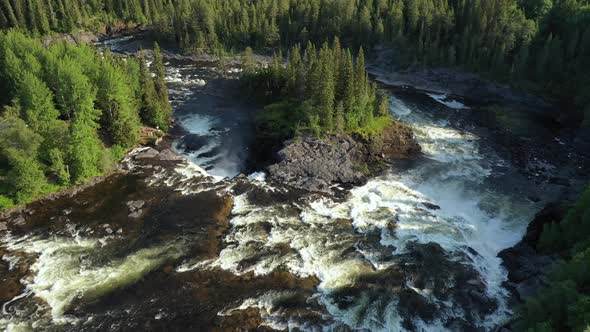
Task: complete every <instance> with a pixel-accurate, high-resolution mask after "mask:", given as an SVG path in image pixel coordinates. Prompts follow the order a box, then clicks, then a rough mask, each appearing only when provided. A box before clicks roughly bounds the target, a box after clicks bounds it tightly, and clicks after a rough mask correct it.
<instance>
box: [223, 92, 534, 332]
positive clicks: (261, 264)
mask: <svg viewBox="0 0 590 332" xmlns="http://www.w3.org/2000/svg"><path fill="white" fill-rule="evenodd" d="M393 100H394V102H393V104H392V105H393V106H394V107H398V111H397V112H396V110H395V109H393V110H392V111H394V112H396V113H397V114H399V115H400V117H406V118H407V117H410V118H411V119H412V123H413V124H414V127H415V129H416V136H417V139H418V141H419V143H420V144H421V145H422V146H423V148H424V153H425V154H426V156H427V157H429V158H430V160H426V161H425V162H423V163H420V164H418V165H417V166H416V167H415V168H413V169H411V170H409V171H407V172H404V173H400V174H388V175H385V176H383V177H381V178H377V179H373V180H370V181H369V182H368V183H367V184H366V185H364V186H362V187H359V188H355V189H353V190H351V192H350V195H349V197H348V199H347V200H345V201H343V202H334V201H332V200H331V199H327V198H322V199H319V200H314V201H311V202H310V203H309V204H305V205H303V206H299V208H301V209H302V211H301V213H299V214H293V213H292V212H289V209H288V208H286V207H284V206H271V207H257V206H254V205H253V204H250V203H249V202H248V200H247V198H246V195H242V196H239V197H237V198H236V201H235V204H236V205H235V207H234V211H233V213H234V217H233V219H232V221H231V225H232V229H231V231H230V232H229V234H228V235H227V237H226V241H227V243H228V246H227V247H226V248H224V249H223V250H222V252H221V254H220V256H219V258H218V259H217V260H216V261H215V262H214V263H213V264H214V265H215V266H218V267H221V268H223V269H226V270H230V271H233V272H234V273H236V274H244V273H250V272H253V273H255V274H257V275H264V274H268V273H270V272H272V271H273V270H275V269H277V268H279V267H282V268H287V269H288V270H289V271H290V272H291V273H293V274H295V275H298V276H300V277H307V276H316V277H317V278H319V280H320V285H319V287H318V291H319V292H320V300H321V302H322V303H323V304H324V306H325V308H326V310H327V311H328V312H329V313H330V315H331V316H332V317H333V318H334V319H335V321H336V322H335V323H334V324H335V325H334V326H340V325H346V326H349V327H351V328H354V329H367V330H383V331H388V330H389V331H398V330H403V329H402V327H401V322H400V317H399V314H398V313H397V310H396V307H397V302H396V300H395V298H392V299H390V300H389V301H390V302H388V303H386V307H387V308H388V309H387V310H385V311H380V310H378V309H377V307H376V306H377V305H378V304H377V303H373V302H371V301H372V300H371V299H369V298H363V296H365V295H362V296H361V298H358V299H356V298H355V299H354V304H353V305H352V306H351V307H349V308H348V309H345V310H344V309H340V307H339V306H338V305H336V304H335V303H332V301H333V299H332V298H331V297H330V294H331V293H332V292H333V291H334V290H338V289H342V288H345V287H349V286H352V285H354V284H355V281H356V280H357V279H358V278H359V277H361V276H363V275H366V274H370V273H374V271H375V270H380V269H385V268H387V267H389V266H391V264H392V263H391V262H388V261H383V260H382V258H379V257H380V256H379V254H378V253H375V252H372V251H371V249H370V248H363V249H359V247H358V246H357V242H358V239H359V236H360V234H364V233H367V232H373V231H378V232H379V233H378V234H381V240H380V244H381V245H384V246H388V247H390V248H391V249H390V250H391V252H392V253H393V254H403V253H405V252H406V251H407V245H408V244H410V243H413V242H418V243H429V242H435V243H438V244H439V245H440V246H441V247H442V248H444V249H445V250H446V251H447V252H449V253H451V254H453V253H457V254H459V253H460V254H461V255H463V256H466V257H468V258H469V259H468V260H466V261H464V262H462V263H464V264H472V265H473V267H474V268H475V269H476V270H477V271H479V273H480V274H481V275H482V276H483V277H484V278H485V280H486V286H487V289H486V291H487V295H488V296H490V297H491V298H494V299H496V300H497V302H498V305H499V309H498V311H497V312H496V313H494V314H493V315H490V316H488V317H486V319H485V320H484V321H481V322H474V323H476V324H480V325H481V326H483V327H486V328H489V327H492V326H493V324H495V323H498V322H500V321H501V320H502V319H504V318H506V314H507V312H508V309H507V306H506V302H505V298H506V291H505V290H504V289H503V287H502V286H501V284H502V282H503V281H504V280H506V271H505V270H504V269H503V267H502V266H501V261H500V259H499V258H498V257H496V256H497V254H498V252H499V251H500V250H501V249H503V248H506V247H509V246H511V245H513V244H515V243H516V242H517V241H518V239H519V238H520V237H521V235H522V233H523V232H524V228H525V225H526V220H528V217H529V216H530V212H531V209H530V206H529V205H528V203H527V202H525V201H523V202H521V200H520V199H519V198H513V197H508V196H504V195H503V194H501V193H495V192H493V191H490V190H488V189H486V188H485V187H482V184H483V183H484V182H485V179H486V178H487V177H488V176H489V174H490V173H491V169H490V167H489V165H488V164H489V162H488V161H487V159H492V160H493V159H494V158H495V157H494V156H486V160H484V158H483V156H481V155H480V152H479V138H478V137H477V136H475V135H473V134H472V133H469V132H466V131H460V130H455V129H452V128H451V127H450V126H449V125H448V124H446V123H442V122H437V121H435V120H431V119H429V118H422V117H421V116H420V115H419V114H417V113H415V112H412V111H406V110H405V108H404V107H406V106H405V105H404V104H403V103H402V102H401V101H399V102H397V101H396V100H395V99H393ZM399 110H401V111H399ZM259 225H267V226H263V227H258V226H259ZM268 225H270V226H268ZM346 225H350V227H347V226H346ZM265 229H270V230H265ZM277 245H280V246H288V247H289V248H290V251H288V252H286V253H283V254H281V253H280V252H279V251H277V250H276V249H274V247H275V246H277ZM470 248H471V249H473V250H475V251H476V252H477V254H474V253H473V250H470ZM351 252H355V253H358V255H357V254H355V255H353V254H350V253H351ZM461 255H459V256H457V257H463V256H461ZM411 287H413V286H411ZM414 288H415V287H414ZM416 291H417V292H418V293H419V294H422V293H424V294H425V295H428V294H426V293H427V292H428V290H418V289H416ZM256 303H258V304H257V305H259V302H256ZM448 305H449V306H450V307H459V305H457V304H453V303H449V304H448ZM361 313H362V314H361ZM383 313H385V314H386V315H385V316H383ZM444 315H447V316H449V317H459V318H460V317H461V315H462V313H461V311H460V310H452V311H449V312H446V313H443V316H444ZM416 324H417V325H419V326H420V328H421V329H423V330H424V331H439V328H440V327H441V326H442V325H441V324H440V322H439V323H436V324H431V325H424V324H422V323H420V322H417V323H416Z"/></svg>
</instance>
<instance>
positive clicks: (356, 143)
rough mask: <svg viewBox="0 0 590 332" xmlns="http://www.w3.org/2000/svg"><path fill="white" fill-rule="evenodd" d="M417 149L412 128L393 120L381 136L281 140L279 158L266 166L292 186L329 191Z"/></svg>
mask: <svg viewBox="0 0 590 332" xmlns="http://www.w3.org/2000/svg"><path fill="white" fill-rule="evenodd" d="M420 151H421V149H420V146H419V145H418V143H417V142H416V140H415V138H414V134H413V133H412V130H411V129H410V128H409V127H407V126H404V125H402V124H398V123H394V124H392V125H391V126H389V127H388V128H386V129H385V131H384V132H383V133H382V135H381V136H379V137H377V138H373V139H370V140H365V139H362V138H360V137H354V138H353V137H351V136H347V135H343V136H329V137H326V138H324V139H321V140H320V139H316V138H312V137H309V136H306V137H301V138H297V139H293V140H291V141H287V142H286V143H285V147H284V148H283V149H282V150H281V151H279V153H278V155H279V156H278V157H279V158H278V159H279V162H278V163H276V164H274V165H271V166H269V167H268V168H267V170H268V173H269V175H270V177H271V178H273V179H274V180H276V181H280V182H283V183H286V184H289V185H291V186H293V187H296V188H301V189H305V190H310V191H324V192H325V191H329V190H330V187H331V186H332V185H334V184H352V185H358V184H362V183H363V182H364V181H366V179H367V177H368V176H369V175H371V174H373V173H377V172H379V171H381V170H382V169H383V165H385V164H387V163H388V162H390V161H392V160H394V159H408V158H411V157H414V156H416V155H418V154H419V153H420Z"/></svg>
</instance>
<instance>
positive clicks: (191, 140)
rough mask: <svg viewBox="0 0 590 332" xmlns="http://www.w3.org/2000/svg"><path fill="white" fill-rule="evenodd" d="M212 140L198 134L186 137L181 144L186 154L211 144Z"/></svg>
mask: <svg viewBox="0 0 590 332" xmlns="http://www.w3.org/2000/svg"><path fill="white" fill-rule="evenodd" d="M210 140H211V138H210V137H209V136H202V135H197V134H187V135H185V136H184V137H183V138H182V139H181V141H180V144H181V146H182V148H183V149H184V150H185V151H186V152H192V151H197V150H200V149H201V148H203V147H204V146H205V145H207V144H208V143H209V141H210Z"/></svg>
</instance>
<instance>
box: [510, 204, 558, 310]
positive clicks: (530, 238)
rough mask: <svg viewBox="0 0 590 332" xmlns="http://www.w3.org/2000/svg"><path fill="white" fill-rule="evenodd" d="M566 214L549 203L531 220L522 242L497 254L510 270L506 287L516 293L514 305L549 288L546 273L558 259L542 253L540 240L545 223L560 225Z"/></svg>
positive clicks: (514, 294)
mask: <svg viewBox="0 0 590 332" xmlns="http://www.w3.org/2000/svg"><path fill="white" fill-rule="evenodd" d="M565 214H566V209H565V208H564V207H563V205H561V204H557V203H551V204H548V205H547V206H545V208H544V209H543V210H541V211H540V212H539V213H537V215H536V216H535V218H534V219H533V221H531V223H530V224H529V226H528V228H527V232H526V234H525V235H524V237H523V239H522V240H521V241H520V242H519V243H518V244H516V245H515V246H514V247H511V248H508V249H505V250H503V251H501V252H500V253H499V254H498V257H500V258H501V259H502V260H503V265H504V266H505V267H506V269H507V270H508V281H507V282H506V284H505V286H506V287H507V288H508V289H509V290H510V291H511V293H512V294H513V296H514V300H515V302H517V303H520V302H523V301H524V300H525V299H526V298H527V297H529V296H531V295H534V294H535V292H536V291H537V290H539V289H540V288H541V287H543V286H545V285H546V282H547V280H546V278H547V273H548V272H550V270H551V267H552V265H553V264H554V263H555V262H556V261H557V259H558V258H559V257H558V256H557V255H554V254H548V253H545V252H543V251H542V250H540V248H539V239H540V237H541V232H542V231H543V227H544V226H545V224H548V223H552V222H559V221H561V220H562V219H563V218H564V217H565Z"/></svg>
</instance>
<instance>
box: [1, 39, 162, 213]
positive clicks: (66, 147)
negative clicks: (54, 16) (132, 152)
mask: <svg viewBox="0 0 590 332" xmlns="http://www.w3.org/2000/svg"><path fill="white" fill-rule="evenodd" d="M153 67H154V69H155V73H156V75H155V77H153V78H152V73H151V71H150V69H149V68H148V67H147V65H146V61H145V60H144V59H143V58H141V59H140V60H139V61H138V60H136V59H134V58H130V57H118V56H117V57H115V56H113V55H111V54H110V52H108V50H107V51H106V52H105V53H104V54H101V53H99V52H98V51H97V50H96V49H94V48H92V47H90V46H72V45H70V44H66V43H60V44H55V45H52V46H51V47H48V48H46V47H44V46H43V45H42V44H41V42H40V41H39V40H36V39H32V38H31V37H28V36H26V35H25V34H23V33H19V32H16V31H10V32H5V33H2V34H1V35H0V81H1V83H0V85H1V88H0V89H2V91H3V93H2V95H1V98H2V101H1V103H2V104H3V105H5V106H4V110H3V112H2V116H1V118H0V127H1V130H0V140H1V142H0V170H1V172H2V174H1V176H0V206H3V207H7V206H11V205H13V204H15V203H25V202H28V201H30V200H31V199H34V198H36V197H39V195H41V194H44V193H47V192H51V191H55V190H56V189H59V188H61V187H63V186H67V185H69V184H77V183H81V182H83V181H84V180H86V179H89V178H91V177H94V176H97V175H101V174H103V173H105V172H107V171H109V170H110V169H111V168H112V167H113V166H114V162H115V161H117V160H119V159H120V158H122V157H123V154H124V152H125V151H126V150H127V149H128V148H130V147H132V146H134V145H135V144H136V142H137V141H138V139H139V128H140V126H142V124H143V125H148V126H153V127H158V126H159V127H160V128H162V129H164V130H165V129H167V127H168V123H169V121H170V116H171V112H172V111H171V108H170V105H169V103H168V95H167V91H166V86H165V83H164V77H163V76H164V72H163V71H164V67H163V64H162V56H161V54H160V53H159V52H158V49H156V52H155V61H154V64H153Z"/></svg>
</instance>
